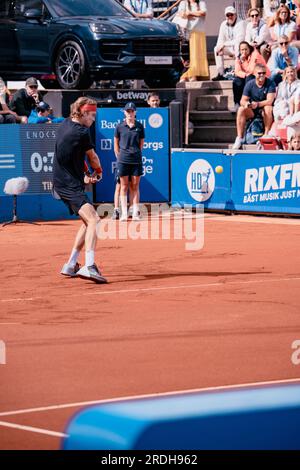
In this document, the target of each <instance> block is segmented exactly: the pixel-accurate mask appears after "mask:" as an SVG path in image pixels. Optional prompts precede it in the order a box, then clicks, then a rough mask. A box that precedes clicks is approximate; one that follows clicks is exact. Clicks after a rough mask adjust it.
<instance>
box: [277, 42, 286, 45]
mask: <svg viewBox="0 0 300 470" xmlns="http://www.w3.org/2000/svg"><path fill="white" fill-rule="evenodd" d="M279 44H280V45H281V46H287V45H288V42H280V43H279Z"/></svg>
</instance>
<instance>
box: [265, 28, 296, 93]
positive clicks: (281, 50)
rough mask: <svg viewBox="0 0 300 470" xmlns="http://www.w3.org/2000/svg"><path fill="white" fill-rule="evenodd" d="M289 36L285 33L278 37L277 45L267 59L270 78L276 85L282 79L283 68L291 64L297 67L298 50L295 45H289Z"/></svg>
mask: <svg viewBox="0 0 300 470" xmlns="http://www.w3.org/2000/svg"><path fill="white" fill-rule="evenodd" d="M289 42H290V41H289V38H288V37H287V36H286V35H282V36H280V37H279V47H277V48H276V49H274V50H273V51H272V55H271V58H270V61H269V67H270V70H271V79H272V80H273V81H274V82H275V83H276V85H278V84H279V83H280V82H281V81H282V74H283V72H284V70H285V69H286V68H287V67H289V66H292V67H294V68H297V66H298V57H299V51H298V49H297V47H294V46H290V45H289Z"/></svg>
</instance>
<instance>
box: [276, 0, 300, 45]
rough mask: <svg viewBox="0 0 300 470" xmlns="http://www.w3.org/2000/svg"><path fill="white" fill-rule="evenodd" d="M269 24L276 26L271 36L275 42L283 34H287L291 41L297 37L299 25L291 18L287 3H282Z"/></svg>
mask: <svg viewBox="0 0 300 470" xmlns="http://www.w3.org/2000/svg"><path fill="white" fill-rule="evenodd" d="M269 26H270V27H272V26H274V27H273V29H272V31H271V37H272V40H273V42H275V43H276V42H278V40H279V37H280V36H283V35H285V36H287V37H288V39H289V41H294V40H296V38H297V26H296V24H295V22H294V21H292V20H291V11H290V9H289V8H288V7H287V6H286V5H280V7H279V8H278V10H277V12H276V14H275V17H274V18H273V22H271V23H270V25H269Z"/></svg>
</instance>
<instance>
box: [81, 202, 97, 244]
mask: <svg viewBox="0 0 300 470" xmlns="http://www.w3.org/2000/svg"><path fill="white" fill-rule="evenodd" d="M78 215H79V216H80V217H81V219H82V220H83V222H84V223H85V225H86V230H85V238H84V241H85V251H86V252H87V251H95V248H96V244H97V232H96V230H97V224H98V222H100V217H99V215H98V214H97V212H96V211H95V209H94V207H93V206H92V204H89V203H86V204H84V205H83V206H81V208H80V210H79V212H78Z"/></svg>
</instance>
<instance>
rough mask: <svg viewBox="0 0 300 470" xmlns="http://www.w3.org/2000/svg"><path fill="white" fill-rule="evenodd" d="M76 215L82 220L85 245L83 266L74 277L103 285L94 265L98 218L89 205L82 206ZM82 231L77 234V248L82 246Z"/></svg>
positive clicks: (103, 279)
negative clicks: (84, 227)
mask: <svg viewBox="0 0 300 470" xmlns="http://www.w3.org/2000/svg"><path fill="white" fill-rule="evenodd" d="M78 215H79V216H80V217H81V219H82V220H83V222H84V224H85V226H86V229H85V236H84V244H85V265H84V266H83V267H82V268H80V269H79V271H77V273H76V275H77V276H79V277H82V278H84V279H90V280H92V281H94V282H97V283H100V284H104V283H106V282H107V280H106V279H105V278H104V277H103V276H102V275H101V273H100V271H99V270H98V267H97V265H96V264H95V249H96V244H97V224H98V223H99V222H100V217H99V216H98V214H97V212H96V211H95V209H94V207H93V206H92V204H90V203H86V204H84V205H83V206H82V207H81V208H80V210H79V212H78ZM83 235H84V230H83V229H82V232H81V233H78V234H77V237H78V238H77V241H78V246H80V245H81V244H82V241H83Z"/></svg>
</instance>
